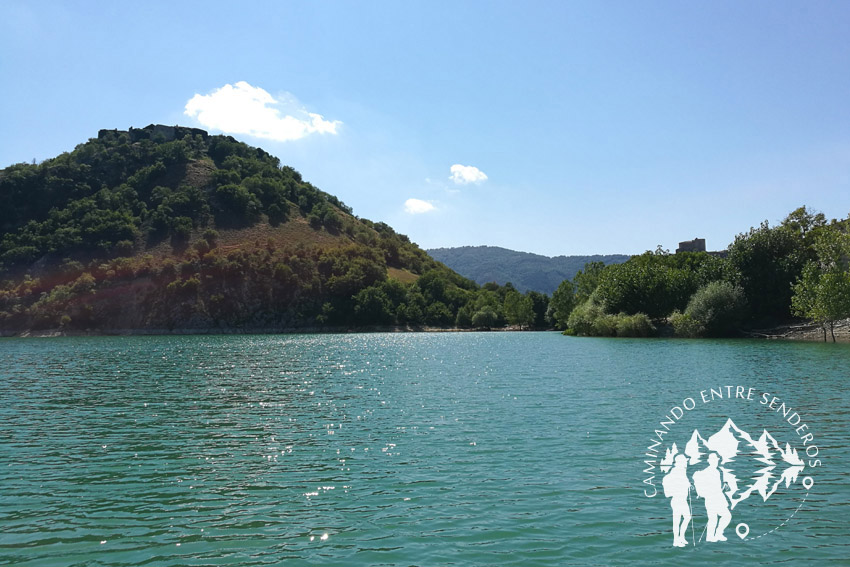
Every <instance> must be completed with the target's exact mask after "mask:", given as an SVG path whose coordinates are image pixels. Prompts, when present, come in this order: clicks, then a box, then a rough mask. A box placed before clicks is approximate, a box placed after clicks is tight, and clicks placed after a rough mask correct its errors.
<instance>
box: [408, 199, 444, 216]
mask: <svg viewBox="0 0 850 567" xmlns="http://www.w3.org/2000/svg"><path fill="white" fill-rule="evenodd" d="M435 210H437V207H435V206H434V205H432V204H431V203H429V202H428V201H423V200H422V199H408V200H407V201H405V202H404V212H406V213H409V214H411V215H420V214H422V213H430V212H431V211H435Z"/></svg>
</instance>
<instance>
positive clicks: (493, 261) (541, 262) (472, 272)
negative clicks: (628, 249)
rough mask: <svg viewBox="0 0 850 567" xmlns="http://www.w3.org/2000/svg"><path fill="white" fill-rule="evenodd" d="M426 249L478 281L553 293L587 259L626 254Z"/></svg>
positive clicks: (604, 260) (612, 260)
mask: <svg viewBox="0 0 850 567" xmlns="http://www.w3.org/2000/svg"><path fill="white" fill-rule="evenodd" d="M428 253H429V254H430V255H431V256H432V257H433V258H434V259H435V260H437V261H438V262H442V263H443V264H445V265H446V266H448V267H449V268H451V269H453V270H454V271H456V272H457V273H459V274H461V275H463V276H466V277H467V278H469V279H472V280H475V281H476V282H478V283H479V284H482V285H483V284H485V283H487V282H497V283H499V284H505V283H507V282H511V283H512V284H513V285H514V286H515V287H516V289H517V290H518V291H520V292H525V291H528V290H533V291H538V292H541V293H547V294H551V293H553V292H554V291H555V289H557V287H558V285H559V284H560V283H561V282H562V281H564V280H572V279H573V277H574V276H575V275H576V272H578V271H579V270H580V269H581V268H582V266H584V265H585V264H587V263H590V262H594V263H599V264H601V265H604V264H616V263H619V262H625V261H626V260H628V258H629V257H628V256H626V255H623V254H610V255H606V256H599V255H596V256H556V257H554V258H550V257H548V256H541V255H539V254H531V253H529V252H516V251H514V250H507V249H505V248H499V247H497V246H461V247H458V248H435V249H432V250H428Z"/></svg>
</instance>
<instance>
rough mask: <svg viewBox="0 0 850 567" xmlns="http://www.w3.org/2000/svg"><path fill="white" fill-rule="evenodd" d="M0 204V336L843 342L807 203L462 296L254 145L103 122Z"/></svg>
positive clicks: (826, 233) (400, 243) (835, 284)
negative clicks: (503, 335) (696, 243)
mask: <svg viewBox="0 0 850 567" xmlns="http://www.w3.org/2000/svg"><path fill="white" fill-rule="evenodd" d="M0 196H2V199H3V202H4V207H3V208H0V336H56V335H93V334H99V335H110V334H189V333H191V334H197V333H208V334H223V333H255V332H259V333H281V332H348V331H364V332H368V331H380V330H398V331H452V330H547V329H557V330H560V331H562V332H564V333H565V334H570V335H577V336H609V337H652V336H662V337H666V336H676V337H736V336H737V337H740V336H761V337H771V338H774V337H780V338H808V339H811V338H812V337H813V336H814V335H816V334H817V332H820V335H819V336H820V337H821V338H822V340H828V339H831V340H833V341H837V340H839V339H841V340H847V335H848V333H847V329H846V327H847V325H846V324H843V323H840V322H841V321H843V320H845V319H847V318H848V317H850V269H848V259H850V236H848V224H850V219H844V220H832V221H829V222H827V220H826V219H825V217H824V216H823V215H822V214H820V213H815V212H812V211H809V210H808V209H806V207H801V208H799V209H797V210H795V211H793V212H791V213H790V214H789V215H788V217H787V218H786V219H784V220H783V221H782V223H781V224H779V225H778V226H774V227H771V226H770V225H769V224H768V223H767V222H764V223H762V225H761V226H760V227H758V228H752V229H750V231H749V232H748V233H742V234H739V235H738V236H737V237H736V238H735V242H733V243H732V245H731V246H730V247H729V250H728V252H724V253H721V254H711V253H705V252H683V253H677V254H671V253H670V252H669V251H667V250H663V249H662V248H661V247H660V246H659V247H658V249H657V250H655V251H650V252H646V253H644V254H640V255H636V256H632V257H631V258H629V259H628V260H627V261H625V262H623V263H619V264H609V265H605V264H603V263H602V262H590V263H587V264H585V266H584V268H583V269H582V270H580V271H579V272H578V273H577V274H576V275H575V277H574V278H572V279H571V280H565V281H563V282H562V283H561V284H560V285H559V286H558V288H557V289H556V290H555V292H554V293H553V294H552V297H551V298H550V297H549V296H548V295H546V294H543V293H539V292H536V291H527V292H525V293H520V291H518V290H517V289H516V288H514V286H513V285H511V284H510V283H506V284H505V285H499V284H496V283H487V284H484V285H479V284H477V283H475V282H474V281H472V280H470V279H468V278H466V277H463V276H461V275H459V274H457V273H456V272H454V271H453V270H451V269H449V268H448V267H446V266H445V265H443V264H441V263H439V262H437V261H435V260H434V259H433V258H431V257H430V256H429V255H428V254H427V253H426V252H425V251H424V250H422V249H421V248H419V247H418V246H417V245H416V244H415V243H413V242H411V241H410V240H409V239H408V238H407V237H406V236H405V235H402V234H398V233H396V232H395V231H394V230H393V229H392V228H391V227H389V226H388V225H386V224H385V223H381V222H377V223H376V222H372V221H369V220H367V219H363V218H360V217H357V216H356V215H354V213H353V211H352V209H351V208H350V207H348V206H346V205H345V204H344V203H342V202H341V201H340V200H339V199H337V198H336V197H334V196H332V195H329V194H327V193H325V192H323V191H321V190H319V189H318V188H316V187H314V186H313V185H312V184H310V183H309V182H306V181H304V180H303V179H302V177H301V175H300V174H299V173H298V172H297V171H295V170H294V169H292V168H291V167H288V166H282V165H281V164H280V162H279V160H278V159H277V158H275V157H273V156H271V155H269V154H268V153H266V152H264V151H263V150H261V149H259V148H254V147H251V146H248V145H247V144H244V143H241V142H237V141H236V140H234V139H233V138H232V137H229V136H211V135H209V134H208V133H207V132H205V131H203V130H198V129H193V128H184V127H179V126H162V125H150V126H148V127H146V128H142V129H133V128H131V129H130V130H129V131H119V130H101V131H100V132H99V134H98V137H97V138H93V139H91V140H89V141H88V142H85V143H83V144H80V145H78V146H77V147H76V148H75V149H74V150H73V151H72V152H69V153H64V154H62V155H60V156H58V157H56V158H53V159H49V160H46V161H44V162H42V163H40V164H35V163H33V164H17V165H13V166H10V167H7V168H5V169H3V170H0ZM809 322H811V323H812V324H814V325H815V327H814V328H809V327H807V326H806V325H804V324H802V323H809ZM813 329H814V330H813Z"/></svg>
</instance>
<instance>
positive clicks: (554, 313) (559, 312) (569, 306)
mask: <svg viewBox="0 0 850 567" xmlns="http://www.w3.org/2000/svg"><path fill="white" fill-rule="evenodd" d="M576 304H577V301H576V295H575V284H573V282H571V281H569V280H564V281H562V282H561V284H560V285H559V286H558V289H556V290H555V292H554V293H553V294H552V299H551V300H550V301H549V313H550V317H551V319H552V323H553V324H554V325H555V327H556V328H557V329H566V328H567V326H568V321H569V318H570V313H572V311H573V309H574V308H575V306H576Z"/></svg>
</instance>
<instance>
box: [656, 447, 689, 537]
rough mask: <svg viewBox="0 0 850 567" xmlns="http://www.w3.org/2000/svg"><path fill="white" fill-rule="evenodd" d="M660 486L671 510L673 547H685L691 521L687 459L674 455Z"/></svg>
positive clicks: (683, 456)
mask: <svg viewBox="0 0 850 567" xmlns="http://www.w3.org/2000/svg"><path fill="white" fill-rule="evenodd" d="M661 485H662V487H663V488H664V496H666V497H667V498H669V499H670V507H671V508H672V509H673V545H674V546H676V547H685V546H686V545H688V540H686V539H685V535H686V534H687V529H688V524H689V523H690V521H691V507H690V504H689V503H688V495H689V493H690V490H691V481H690V480H688V458H687V457H686V456H685V455H676V458H675V460H674V461H673V467H672V468H671V469H670V472H668V473H667V474H666V475H665V476H664V479H663V480H662V481H661Z"/></svg>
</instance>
